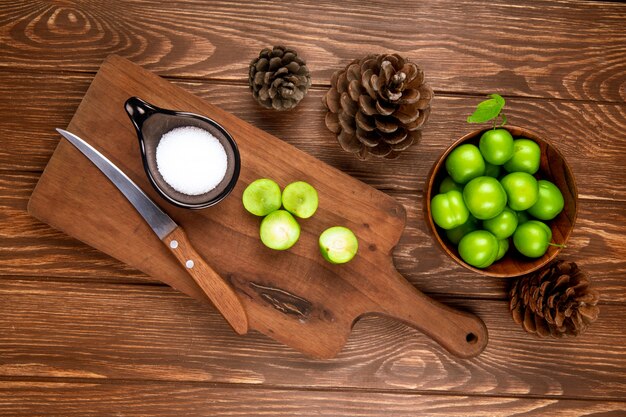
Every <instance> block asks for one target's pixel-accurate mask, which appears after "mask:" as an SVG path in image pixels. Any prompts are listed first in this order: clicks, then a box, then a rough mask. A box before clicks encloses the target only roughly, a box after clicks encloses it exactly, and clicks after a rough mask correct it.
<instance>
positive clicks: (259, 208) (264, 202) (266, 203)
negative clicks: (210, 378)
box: [241, 178, 281, 216]
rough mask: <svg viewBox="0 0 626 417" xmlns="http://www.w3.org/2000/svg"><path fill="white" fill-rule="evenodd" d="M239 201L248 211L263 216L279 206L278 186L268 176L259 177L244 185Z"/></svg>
mask: <svg viewBox="0 0 626 417" xmlns="http://www.w3.org/2000/svg"><path fill="white" fill-rule="evenodd" d="M241 201H242V202H243V206H244V207H245V208H246V210H248V211H249V212H250V213H252V214H254V215H255V216H265V215H267V214H270V213H271V212H273V211H276V210H278V209H279V208H280V205H281V194H280V187H279V186H278V184H276V182H274V181H272V180H270V179H268V178H260V179H258V180H256V181H253V182H252V183H251V184H250V185H248V186H247V187H246V189H245V190H244V191H243V195H242V197H241Z"/></svg>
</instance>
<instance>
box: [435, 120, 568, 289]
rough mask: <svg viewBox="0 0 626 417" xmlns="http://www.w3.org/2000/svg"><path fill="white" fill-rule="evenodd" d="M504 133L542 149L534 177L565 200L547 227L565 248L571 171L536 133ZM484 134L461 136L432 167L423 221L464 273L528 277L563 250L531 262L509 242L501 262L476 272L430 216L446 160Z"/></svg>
mask: <svg viewBox="0 0 626 417" xmlns="http://www.w3.org/2000/svg"><path fill="white" fill-rule="evenodd" d="M506 129H507V130H508V131H509V132H511V134H512V135H513V137H514V138H515V139H517V138H527V139H532V140H533V141H535V142H536V143H537V144H538V145H539V148H540V149H541V162H540V166H539V172H537V174H536V175H535V177H536V178H538V179H545V180H549V181H552V182H553V183H554V184H556V186H557V187H559V189H560V190H561V193H563V199H564V200H565V207H564V209H563V211H562V212H561V213H560V214H559V215H558V216H557V217H556V218H554V219H553V220H550V221H549V222H546V223H547V224H548V226H550V228H551V229H552V243H558V244H566V242H567V240H568V239H569V236H570V234H571V233H572V229H573V228H574V223H575V221H576V216H577V213H578V209H577V198H578V191H577V189H576V182H575V181H574V175H573V174H572V171H571V170H570V168H569V166H568V165H567V162H566V161H565V158H563V155H561V153H560V152H559V151H558V150H557V149H556V148H555V147H554V146H552V145H551V144H550V143H549V142H547V141H546V140H545V139H543V138H541V137H539V136H538V135H537V134H536V133H533V132H532V131H530V130H528V129H525V128H521V127H516V126H506ZM487 130H489V128H486V129H482V130H477V131H475V132H472V133H468V134H467V135H465V136H463V137H462V138H460V139H459V140H457V141H456V142H454V143H453V144H452V145H451V146H450V147H449V148H448V149H447V150H446V151H445V152H444V153H443V155H441V157H439V159H438V160H437V162H436V163H435V164H434V165H433V167H432V169H431V170H430V173H429V174H428V179H427V181H426V188H425V190H424V199H425V202H424V215H425V218H426V224H427V225H428V228H429V229H430V231H431V233H432V234H433V235H434V238H435V240H436V241H437V243H438V245H439V246H440V247H441V248H442V249H443V251H444V252H445V253H447V254H448V255H449V256H450V257H452V259H454V260H455V261H456V262H458V263H459V264H461V265H463V266H464V267H465V268H467V269H471V270H472V271H475V272H478V273H480V274H483V275H487V276H491V277H499V278H507V277H515V276H519V275H524V274H528V273H530V272H533V271H535V270H537V269H539V268H541V267H542V266H544V265H545V264H547V263H548V262H550V261H551V260H552V259H554V258H555V257H556V256H557V255H558V253H559V252H560V251H561V249H562V248H560V247H556V246H550V247H549V248H548V251H547V252H546V253H545V254H544V255H543V256H542V257H540V258H534V259H533V258H527V257H525V256H523V255H521V254H520V253H518V252H517V250H515V247H514V246H513V242H510V249H509V251H508V252H507V254H506V255H505V256H504V257H503V258H502V259H500V260H499V261H497V262H494V263H493V264H492V265H491V266H489V267H488V268H485V269H479V268H475V267H473V266H471V265H469V264H467V263H466V262H465V261H463V259H461V257H460V256H459V252H458V251H457V248H456V246H455V245H453V244H452V243H451V242H449V241H448V239H447V237H446V236H445V231H444V230H443V229H441V228H439V227H438V226H437V225H435V223H434V222H433V218H432V215H431V208H430V202H431V200H432V198H433V197H434V196H435V195H437V193H438V190H439V185H440V183H441V181H442V180H443V179H444V178H445V177H446V176H447V175H448V173H447V172H446V167H445V161H446V158H447V157H448V155H449V154H450V152H452V150H453V149H454V148H456V147H457V146H459V145H461V144H464V143H471V144H474V145H476V146H478V141H479V139H480V137H481V136H482V134H483V133H484V132H486V131H487Z"/></svg>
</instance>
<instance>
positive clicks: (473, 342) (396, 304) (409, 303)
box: [377, 268, 488, 358]
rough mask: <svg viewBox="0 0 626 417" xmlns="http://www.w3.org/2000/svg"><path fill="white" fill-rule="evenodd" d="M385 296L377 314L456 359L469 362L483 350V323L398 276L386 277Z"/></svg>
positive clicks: (485, 331) (485, 342)
mask: <svg viewBox="0 0 626 417" xmlns="http://www.w3.org/2000/svg"><path fill="white" fill-rule="evenodd" d="M389 279H390V281H391V284H392V285H389V290H390V291H389V295H391V294H393V295H391V296H389V295H388V296H386V297H384V298H383V297H381V298H382V299H379V300H378V304H379V306H380V307H381V311H379V312H377V313H378V314H382V315H386V316H390V317H393V318H395V319H397V320H400V321H402V322H404V323H406V324H408V325H409V326H411V327H414V328H416V329H418V330H419V331H421V332H423V333H424V334H426V335H428V336H430V337H431V338H432V339H433V340H435V341H436V342H437V343H439V344H440V345H441V346H443V347H444V348H445V349H446V350H448V351H449V352H450V353H452V354H453V355H455V356H458V357H460V358H472V357H474V356H477V355H478V354H480V353H481V352H482V351H483V350H484V349H485V347H486V346H487V341H488V333H487V327H486V326H485V323H483V321H482V320H481V319H480V318H478V317H477V316H475V315H474V314H471V313H467V312H464V311H459V310H455V309H453V308H451V307H448V306H446V305H444V304H442V303H440V302H438V301H435V300H434V299H432V298H430V297H428V296H427V295H425V294H424V293H422V292H421V291H419V290H418V289H416V288H415V287H414V286H413V285H411V283H409V282H408V281H407V280H406V279H405V278H404V277H403V276H402V275H400V273H399V272H397V271H396V270H395V268H394V269H393V273H391V276H390V277H389Z"/></svg>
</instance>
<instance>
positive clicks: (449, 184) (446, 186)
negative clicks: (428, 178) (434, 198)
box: [439, 177, 463, 194]
mask: <svg viewBox="0 0 626 417" xmlns="http://www.w3.org/2000/svg"><path fill="white" fill-rule="evenodd" d="M450 190H457V191H460V192H463V187H462V186H461V185H459V184H457V183H456V182H454V180H453V179H452V177H445V178H444V179H443V181H441V184H439V193H440V194H445V193H447V192H448V191H450Z"/></svg>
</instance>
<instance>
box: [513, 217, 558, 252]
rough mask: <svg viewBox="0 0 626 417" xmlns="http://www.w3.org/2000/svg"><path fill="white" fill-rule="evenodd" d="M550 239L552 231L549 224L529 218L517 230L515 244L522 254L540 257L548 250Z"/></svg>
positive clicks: (514, 237)
mask: <svg viewBox="0 0 626 417" xmlns="http://www.w3.org/2000/svg"><path fill="white" fill-rule="evenodd" d="M546 229H547V230H546ZM548 232H549V233H548ZM550 239H552V232H551V231H550V228H549V227H548V226H547V225H545V224H543V223H541V222H540V221H537V220H529V221H527V222H526V223H523V224H521V225H519V226H518V227H517V230H515V233H514V234H513V245H515V248H516V249H517V250H518V251H519V252H520V253H521V254H522V255H524V256H528V257H529V258H539V257H541V256H543V255H544V254H545V253H546V251H547V250H548V246H550Z"/></svg>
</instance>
